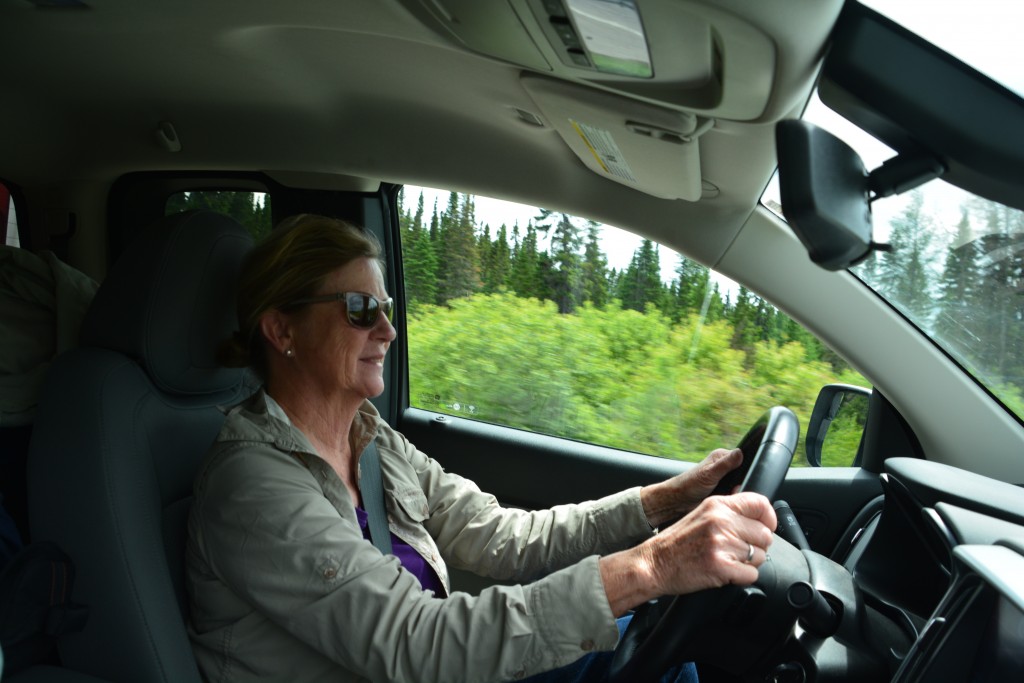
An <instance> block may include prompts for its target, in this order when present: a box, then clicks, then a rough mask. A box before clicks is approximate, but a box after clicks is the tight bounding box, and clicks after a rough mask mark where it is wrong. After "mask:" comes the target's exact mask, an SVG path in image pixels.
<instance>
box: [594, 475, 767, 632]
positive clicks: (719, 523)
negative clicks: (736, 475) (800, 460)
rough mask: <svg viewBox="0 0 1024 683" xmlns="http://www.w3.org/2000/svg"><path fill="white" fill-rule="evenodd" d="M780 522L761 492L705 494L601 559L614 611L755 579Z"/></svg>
mask: <svg viewBox="0 0 1024 683" xmlns="http://www.w3.org/2000/svg"><path fill="white" fill-rule="evenodd" d="M776 524H777V519H776V517H775V510H773V509H772V505H771V503H770V502H769V501H768V499H767V498H765V497H764V496H762V495H761V494H759V493H752V492H745V493H737V494H734V495H731V496H711V497H710V498H706V499H705V500H704V501H703V502H702V503H700V504H699V505H698V506H697V507H696V508H695V509H694V510H693V511H691V512H690V513H689V514H688V515H686V516H685V517H683V518H682V519H681V520H679V521H678V522H676V523H675V524H672V525H671V526H669V527H667V528H665V529H663V530H662V531H661V532H660V533H659V534H657V535H656V536H653V537H651V538H649V539H647V540H646V541H644V542H643V543H642V544H640V545H638V546H635V547H633V548H630V549H629V550H624V551H621V552H618V553H613V554H611V555H606V556H605V557H602V558H601V560H600V568H601V579H602V581H603V582H604V587H605V593H606V595H607V597H608V604H609V606H610V607H611V609H612V612H613V614H615V616H621V615H622V614H625V613H626V612H627V611H628V610H629V609H632V608H633V607H636V606H637V605H640V604H642V603H644V602H646V601H648V600H652V599H654V598H657V597H660V596H662V595H681V594H683V593H693V592H696V591H700V590H704V589H706V588H717V587H719V586H724V585H727V584H736V585H748V584H751V583H753V582H754V581H756V580H757V568H758V567H759V566H761V564H763V563H764V561H765V558H767V556H768V553H767V550H768V546H769V545H771V542H772V532H773V531H774V530H775V526H776ZM748 556H749V557H750V560H749V561H748V560H747V557H748Z"/></svg>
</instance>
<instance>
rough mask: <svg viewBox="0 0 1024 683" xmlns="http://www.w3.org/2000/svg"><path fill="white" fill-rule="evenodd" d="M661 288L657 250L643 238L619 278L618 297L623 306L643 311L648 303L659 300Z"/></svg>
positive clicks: (654, 302) (655, 302)
mask: <svg viewBox="0 0 1024 683" xmlns="http://www.w3.org/2000/svg"><path fill="white" fill-rule="evenodd" d="M663 289H664V286H663V285H662V284H661V263H660V261H659V257H658V251H657V249H656V247H655V246H654V243H653V242H651V240H648V239H645V240H643V242H641V243H640V248H639V249H637V250H636V251H635V252H633V259H632V260H631V261H630V264H629V267H628V268H627V269H626V271H625V273H624V274H623V276H622V278H621V279H620V280H619V290H618V291H619V299H621V301H622V306H623V308H629V309H633V310H634V311H641V312H643V311H644V309H645V307H646V306H647V304H648V303H653V304H659V303H660V302H661V298H662V292H663Z"/></svg>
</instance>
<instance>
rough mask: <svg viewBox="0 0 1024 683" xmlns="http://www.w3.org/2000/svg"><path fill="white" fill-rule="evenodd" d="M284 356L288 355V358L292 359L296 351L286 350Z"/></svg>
mask: <svg viewBox="0 0 1024 683" xmlns="http://www.w3.org/2000/svg"><path fill="white" fill-rule="evenodd" d="M284 355H286V356H288V357H289V358H291V357H292V356H294V355H295V352H294V351H292V350H291V349H285V350H284Z"/></svg>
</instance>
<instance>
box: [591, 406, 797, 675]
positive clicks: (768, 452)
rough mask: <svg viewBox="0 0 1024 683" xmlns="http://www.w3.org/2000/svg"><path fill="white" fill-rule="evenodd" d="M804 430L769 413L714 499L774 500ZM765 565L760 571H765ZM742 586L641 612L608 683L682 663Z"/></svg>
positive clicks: (789, 415) (792, 419)
mask: <svg viewBox="0 0 1024 683" xmlns="http://www.w3.org/2000/svg"><path fill="white" fill-rule="evenodd" d="M799 435H800V425H799V422H798V421H797V418H796V415H794V414H793V411H791V410H789V409H788V408H784V407H781V406H776V407H774V408H771V409H770V410H768V411H767V412H766V413H764V414H763V415H762V416H761V417H760V418H758V420H757V422H755V423H754V426H753V427H751V428H750V430H749V431H748V432H747V434H746V435H745V436H744V437H743V439H742V440H741V441H740V445H739V448H740V449H741V450H742V451H743V464H742V465H740V466H739V467H738V468H736V469H735V470H733V471H732V472H730V473H729V474H727V475H726V476H725V477H723V478H722V481H721V482H720V483H719V485H718V487H717V488H716V489H715V491H714V494H728V493H731V492H732V489H733V488H735V486H736V485H737V484H739V485H740V490H741V491H753V492H755V493H760V494H762V495H764V496H766V497H767V498H768V499H769V500H771V499H773V498H774V497H775V494H776V493H778V490H779V487H780V486H781V485H782V481H783V479H785V477H786V472H787V471H788V470H789V464H790V462H791V461H792V460H793V454H794V452H795V451H796V442H797V439H798V437H799ZM768 564H770V563H765V565H762V568H761V571H764V570H765V566H766V565H768ZM738 589H739V587H737V586H725V587H722V588H716V589H710V590H704V591H700V592H697V593H689V594H686V595H676V596H666V597H662V598H661V599H659V600H657V601H654V602H649V603H647V604H646V605H642V606H641V607H639V608H638V609H637V610H636V612H635V613H634V614H633V619H632V621H631V622H630V624H629V627H628V628H627V629H626V632H625V634H623V636H622V639H621V640H620V641H619V645H618V647H617V648H616V649H615V654H614V655H613V657H612V663H611V667H610V669H609V673H608V683H644V682H645V681H649V682H651V683H653V682H654V681H656V680H658V678H659V677H660V676H661V675H662V674H663V673H664V672H665V671H667V670H668V669H669V668H671V667H672V666H675V665H677V664H680V663H681V662H682V661H684V660H681V659H680V653H681V652H682V649H683V646H684V645H685V644H686V643H687V642H689V641H691V640H692V639H693V637H694V636H695V635H696V634H697V633H698V632H699V631H700V629H701V626H702V625H703V623H704V622H705V621H706V620H707V619H708V615H713V614H717V613H719V612H721V611H722V610H723V609H725V608H726V606H728V605H731V604H733V603H734V602H735V600H731V599H730V598H732V597H735V593H736V590H738Z"/></svg>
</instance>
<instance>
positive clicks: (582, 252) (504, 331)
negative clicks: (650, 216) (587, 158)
mask: <svg viewBox="0 0 1024 683" xmlns="http://www.w3.org/2000/svg"><path fill="white" fill-rule="evenodd" d="M399 213H400V221H401V229H402V258H403V262H404V269H405V286H406V299H407V301H408V308H409V310H408V315H407V319H408V327H409V329H408V339H409V382H410V385H409V400H410V404H411V406H412V407H414V408H422V409H425V410H430V411H435V412H440V413H447V414H450V415H457V416H460V417H466V418H472V419H476V420H481V421H486V422H490V423H494V424H500V425H505V426H509V427H515V428H518V429H525V430H530V431H534V432H539V433H543V434H550V435H554V436H560V437H565V438H569V439H575V440H579V441H585V442H590V443H594V444H599V445H603V446H610V447H613V448H620V449H624V450H630V451H637V452H641V453H647V454H651V455H657V456H663V457H669V458H677V459H681V460H690V461H696V460H700V459H701V458H703V457H704V456H705V455H706V454H707V452H708V451H710V450H712V449H714V448H718V447H723V446H733V445H735V444H736V443H738V441H739V439H740V438H741V437H742V436H743V434H744V433H745V432H746V430H747V428H748V427H749V426H750V425H751V424H753V422H754V420H756V419H757V417H758V416H759V415H760V414H761V413H762V412H763V411H764V410H766V409H767V408H769V407H771V406H773V405H785V406H788V407H789V408H791V409H793V410H794V412H796V413H797V415H798V417H799V418H800V420H801V424H802V425H806V422H807V419H808V417H809V416H810V413H811V409H812V407H813V405H814V401H815V399H816V397H817V394H818V390H819V389H820V387H821V386H823V385H825V384H828V383H833V382H843V383H847V384H857V385H861V386H869V385H868V383H867V382H866V381H865V380H864V378H862V377H861V376H860V375H858V374H857V373H856V372H855V371H853V370H852V369H850V368H849V366H847V365H846V363H845V362H844V361H843V360H842V359H841V358H840V357H838V356H837V355H836V354H835V353H833V352H832V351H831V350H829V349H828V348H827V347H825V346H824V345H823V344H822V343H821V342H819V341H818V340H817V339H816V338H815V337H814V336H813V335H811V334H810V333H809V332H807V331H806V330H804V329H803V328H802V327H800V326H799V325H798V324H797V323H795V322H794V321H792V320H791V319H789V318H788V317H787V316H785V315H784V314H782V313H781V312H779V311H778V310H777V309H775V308H774V307H773V306H771V305H770V304H768V303H767V302H765V301H764V300H762V299H760V298H759V297H757V296H755V295H754V294H752V293H751V292H749V291H747V290H746V289H744V288H743V287H740V286H738V285H736V284H735V283H733V282H731V281H730V280H727V279H725V278H723V277H721V276H719V275H718V274H716V273H714V272H712V271H709V270H708V269H707V268H705V267H704V266H702V265H700V264H697V263H695V262H693V261H690V260H688V259H686V258H683V257H681V256H680V255H678V254H676V253H675V252H672V251H670V250H669V249H667V248H665V247H663V246H659V245H658V244H655V243H653V242H651V241H650V240H646V239H642V238H640V237H638V236H636V235H633V234H631V233H628V232H625V231H622V230H619V229H617V228H614V227H611V226H606V225H601V224H598V223H594V222H593V221H587V220H584V219H580V218H577V217H574V216H569V215H566V214H562V213H557V212H551V211H546V210H544V209H541V208H537V207H529V206H522V205H518V204H513V203H510V202H504V201H499V200H493V199H488V198H485V197H478V196H470V195H464V194H459V193H455V192H446V191H439V190H432V189H428V188H419V187H410V186H407V187H405V188H404V190H403V192H402V194H401V196H400V204H399ZM850 460H852V457H851V459H850ZM850 460H847V462H850ZM794 464H797V465H803V464H806V462H805V461H804V456H803V447H802V444H800V446H799V450H798V454H797V457H796V458H795V459H794Z"/></svg>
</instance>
